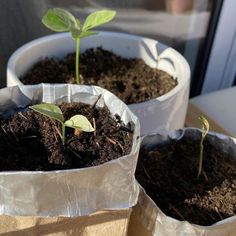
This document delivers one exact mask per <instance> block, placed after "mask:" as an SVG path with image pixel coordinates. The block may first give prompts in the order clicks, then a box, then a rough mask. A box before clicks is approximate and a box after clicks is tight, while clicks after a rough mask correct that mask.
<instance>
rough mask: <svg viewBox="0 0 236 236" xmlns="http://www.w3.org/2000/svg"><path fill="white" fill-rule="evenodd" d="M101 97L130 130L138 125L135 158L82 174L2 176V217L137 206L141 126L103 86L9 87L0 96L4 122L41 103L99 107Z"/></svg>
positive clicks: (81, 213)
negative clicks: (136, 176)
mask: <svg viewBox="0 0 236 236" xmlns="http://www.w3.org/2000/svg"><path fill="white" fill-rule="evenodd" d="M100 94H102V98H101V99H99V101H98V103H97V105H98V106H100V107H103V106H104V105H107V107H108V109H109V110H110V111H111V113H112V114H118V115H120V117H121V119H122V120H123V122H124V123H125V124H126V123H127V122H129V121H130V122H132V123H133V124H134V133H133V143H132V149H131V152H130V154H128V155H126V156H122V157H120V158H118V159H116V160H112V161H109V162H107V163H105V164H102V165H99V166H96V167H89V168H82V169H72V170H61V171H59V170H57V171H23V172H22V171H12V172H11V171H7V172H0V189H1V194H0V215H9V216H66V217H68V216H69V217H77V216H84V215H89V214H91V213H94V212H96V211H98V210H101V209H127V208H129V207H131V206H133V205H135V204H136V202H137V199H138V192H139V189H138V187H137V184H136V183H135V179H134V171H135V167H136V162H137V157H138V151H139V146H140V145H139V144H140V138H138V137H139V135H140V127H139V121H138V119H137V117H136V116H135V115H133V113H132V112H131V111H130V110H129V109H128V107H127V106H126V105H125V104H124V103H123V102H122V101H121V100H120V99H118V98H117V97H116V96H114V95H113V94H112V93H110V92H108V91H107V90H105V89H102V88H99V87H97V86H82V85H68V84H61V85H46V84H39V85H34V86H19V87H18V86H14V87H9V88H5V89H1V90H0V117H6V116H8V115H13V114H14V113H15V111H16V109H18V108H25V107H27V106H28V105H30V104H35V103H41V102H47V103H56V102H62V101H64V102H82V103H87V104H94V101H96V99H97V97H98V95H100ZM26 148H27V147H26ZM32 158H33V157H32Z"/></svg>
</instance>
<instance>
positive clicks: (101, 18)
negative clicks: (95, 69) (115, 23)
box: [42, 8, 116, 84]
mask: <svg viewBox="0 0 236 236" xmlns="http://www.w3.org/2000/svg"><path fill="white" fill-rule="evenodd" d="M115 15H116V12H115V11H111V10H100V11H96V12H93V13H91V14H90V15H88V16H87V18H86V20H85V22H84V24H83V25H82V24H81V22H80V20H79V19H78V18H75V17H74V16H73V15H72V14H71V13H70V12H68V11H66V10H64V9H60V8H54V9H50V10H48V11H47V13H46V14H45V15H44V16H43V19H42V23H43V24H44V25H45V26H46V27H47V28H49V29H51V30H53V31H56V32H71V36H72V38H73V39H74V40H75V42H76V53H75V77H76V83H77V84H79V83H80V79H79V51H80V39H81V38H85V37H88V36H91V35H94V34H97V33H96V32H93V31H90V30H91V29H93V28H95V27H97V26H99V25H102V24H105V23H107V22H109V21H111V20H112V19H113V18H114V17H115Z"/></svg>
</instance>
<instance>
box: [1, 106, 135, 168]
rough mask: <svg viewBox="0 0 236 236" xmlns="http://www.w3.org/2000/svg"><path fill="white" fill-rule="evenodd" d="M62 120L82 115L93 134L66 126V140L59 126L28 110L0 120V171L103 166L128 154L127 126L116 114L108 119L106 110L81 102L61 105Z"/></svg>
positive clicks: (129, 131)
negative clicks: (61, 135) (77, 133)
mask: <svg viewBox="0 0 236 236" xmlns="http://www.w3.org/2000/svg"><path fill="white" fill-rule="evenodd" d="M60 108H61V110H62V112H63V114H64V117H65V119H66V120H67V119H69V118H70V117H72V116H73V115H76V114H82V115H84V116H86V117H87V118H88V120H89V121H90V122H91V124H92V125H93V127H95V128H96V131H95V132H90V133H87V132H81V133H80V134H79V135H75V130H74V129H72V128H68V127H66V141H65V145H63V144H62V140H61V138H60V129H61V126H60V124H59V122H58V121H53V120H52V119H50V118H47V117H45V116H44V115H41V114H39V113H37V112H34V111H32V110H30V109H26V110H25V111H21V112H18V113H16V114H15V115H14V116H13V117H11V118H8V119H7V120H0V139H1V142H0V171H10V170H11V171H15V170H19V171H35V170H36V171H48V170H60V169H71V168H84V167H90V166H96V165H99V164H103V163H105V162H107V161H110V160H113V159H116V158H118V157H121V156H124V155H126V154H128V153H130V151H131V146H132V136H133V135H132V130H131V124H129V123H128V124H127V125H124V124H123V123H122V121H121V119H120V117H119V116H118V115H116V116H115V117H112V116H111V114H110V112H109V110H108V109H107V107H104V108H99V107H94V106H90V105H87V104H82V103H70V104H68V103H62V104H61V105H60Z"/></svg>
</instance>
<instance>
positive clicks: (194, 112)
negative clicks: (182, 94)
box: [185, 102, 232, 136]
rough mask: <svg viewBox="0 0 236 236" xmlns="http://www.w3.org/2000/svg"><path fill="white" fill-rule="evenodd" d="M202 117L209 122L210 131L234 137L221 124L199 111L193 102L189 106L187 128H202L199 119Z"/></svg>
mask: <svg viewBox="0 0 236 236" xmlns="http://www.w3.org/2000/svg"><path fill="white" fill-rule="evenodd" d="M201 115H203V116H204V117H205V118H206V119H207V120H208V122H209V125H210V131H215V132H218V133H223V134H226V135H230V136H232V134H230V133H229V132H228V131H226V130H225V129H224V128H223V127H221V126H220V125H219V124H217V123H216V122H215V121H214V120H213V119H212V118H210V117H208V116H207V115H206V114H204V113H203V112H202V111H201V110H199V109H198V108H197V107H196V106H194V105H193V104H192V103H191V102H189V105H188V111H187V116H186V121H185V126H186V127H197V128H201V123H200V121H199V119H198V117H199V116H201Z"/></svg>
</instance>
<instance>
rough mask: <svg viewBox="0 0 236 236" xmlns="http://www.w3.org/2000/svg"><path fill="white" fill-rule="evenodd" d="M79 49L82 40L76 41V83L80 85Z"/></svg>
mask: <svg viewBox="0 0 236 236" xmlns="http://www.w3.org/2000/svg"><path fill="white" fill-rule="evenodd" d="M79 49H80V38H77V39H76V52H75V78H76V83H77V84H80V78H79V77H80V76H79Z"/></svg>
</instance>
